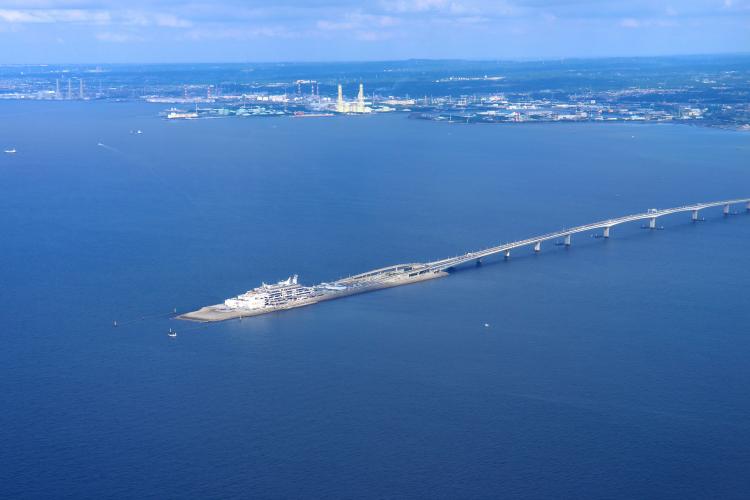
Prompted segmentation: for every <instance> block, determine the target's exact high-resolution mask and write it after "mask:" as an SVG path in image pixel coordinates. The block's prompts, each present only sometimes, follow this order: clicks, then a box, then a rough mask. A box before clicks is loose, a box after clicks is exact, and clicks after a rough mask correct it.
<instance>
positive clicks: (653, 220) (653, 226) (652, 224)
mask: <svg viewBox="0 0 750 500" xmlns="http://www.w3.org/2000/svg"><path fill="white" fill-rule="evenodd" d="M648 228H649V229H656V217H651V218H650V219H649V220H648Z"/></svg>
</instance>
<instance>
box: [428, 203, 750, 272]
mask: <svg viewBox="0 0 750 500" xmlns="http://www.w3.org/2000/svg"><path fill="white" fill-rule="evenodd" d="M738 203H748V204H750V198H741V199H736V200H725V201H712V202H708V203H697V204H695V205H684V206H681V207H674V208H665V209H661V210H657V209H654V210H650V211H647V212H643V213H639V214H633V215H626V216H624V217H617V218H615V219H607V220H603V221H599V222H593V223H591V224H585V225H583V226H576V227H571V228H566V229H561V230H559V231H555V232H553V233H547V234H543V235H540V236H534V237H533V238H526V239H524V240H520V241H514V242H511V243H503V244H502V245H498V246H494V247H491V248H486V249H484V250H478V251H476V252H469V253H466V254H464V255H459V256H457V257H451V258H448V259H442V260H437V261H434V262H428V263H427V265H428V266H429V267H430V268H431V269H432V270H435V271H442V270H445V269H448V268H450V267H455V266H458V265H461V264H464V263H466V262H471V261H473V260H478V259H481V258H483V257H488V256H490V255H495V254H498V253H503V252H506V251H508V250H513V249H515V248H520V247H525V246H530V245H536V244H537V243H541V242H544V241H549V240H554V239H558V238H564V237H566V236H570V235H572V234H576V233H583V232H586V231H591V230H593V229H605V228H611V227H614V226H617V225H619V224H625V223H627V222H635V221H640V220H650V219H654V220H655V219H656V218H658V217H663V216H665V215H671V214H676V213H681V212H693V211H696V210H703V209H705V208H712V207H720V206H729V205H735V204H738ZM748 209H750V205H749V206H748Z"/></svg>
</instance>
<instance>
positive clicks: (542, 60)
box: [0, 52, 750, 67]
mask: <svg viewBox="0 0 750 500" xmlns="http://www.w3.org/2000/svg"><path fill="white" fill-rule="evenodd" d="M716 56H718V57H750V52H701V53H689V54H659V55H610V56H560V57H518V58H512V57H511V58H456V57H446V58H439V57H438V58H435V57H408V58H403V59H331V60H310V61H304V60H297V61H295V60H277V61H271V60H256V61H252V60H247V61H200V60H196V61H158V62H137V61H131V62H104V61H96V62H58V63H53V62H27V63H5V62H0V67H12V66H72V65H85V66H96V65H109V66H127V65H137V66H155V65H182V64H221V65H230V64H238V65H239V64H300V65H302V64H353V63H398V62H421V61H425V62H476V63H482V62H484V63H487V62H489V63H535V62H536V63H545V62H554V63H559V62H563V61H597V60H612V59H673V58H674V59H677V58H696V57H716Z"/></svg>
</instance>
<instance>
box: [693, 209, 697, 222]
mask: <svg viewBox="0 0 750 500" xmlns="http://www.w3.org/2000/svg"><path fill="white" fill-rule="evenodd" d="M692 220H693V222H695V221H697V220H698V211H697V210H693V217H692Z"/></svg>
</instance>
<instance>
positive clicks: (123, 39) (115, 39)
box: [96, 31, 143, 43]
mask: <svg viewBox="0 0 750 500" xmlns="http://www.w3.org/2000/svg"><path fill="white" fill-rule="evenodd" d="M96 39H97V40H99V41H101V42H112V43H129V42H142V41H143V38H141V37H139V36H136V35H132V34H129V33H113V32H109V31H104V32H101V33H97V34H96Z"/></svg>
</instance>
